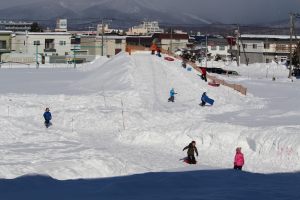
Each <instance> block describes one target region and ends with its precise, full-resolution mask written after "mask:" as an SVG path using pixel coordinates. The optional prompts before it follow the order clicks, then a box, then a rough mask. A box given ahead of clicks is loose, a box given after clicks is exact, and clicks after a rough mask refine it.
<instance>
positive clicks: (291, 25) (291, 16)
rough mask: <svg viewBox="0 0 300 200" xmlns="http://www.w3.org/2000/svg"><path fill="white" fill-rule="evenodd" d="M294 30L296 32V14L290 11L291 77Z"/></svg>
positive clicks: (290, 71)
mask: <svg viewBox="0 0 300 200" xmlns="http://www.w3.org/2000/svg"><path fill="white" fill-rule="evenodd" d="M293 32H294V14H293V13H290V63H289V78H291V77H292V58H293V48H292V46H293Z"/></svg>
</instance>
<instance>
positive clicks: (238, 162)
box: [234, 147, 245, 170]
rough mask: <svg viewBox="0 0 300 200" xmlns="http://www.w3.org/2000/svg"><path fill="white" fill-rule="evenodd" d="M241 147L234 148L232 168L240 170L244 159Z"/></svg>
mask: <svg viewBox="0 0 300 200" xmlns="http://www.w3.org/2000/svg"><path fill="white" fill-rule="evenodd" d="M241 150H242V148H241V147H238V148H236V154H235V157H234V169H237V170H242V168H243V166H244V164H245V160H244V154H243V153H242V151H241Z"/></svg>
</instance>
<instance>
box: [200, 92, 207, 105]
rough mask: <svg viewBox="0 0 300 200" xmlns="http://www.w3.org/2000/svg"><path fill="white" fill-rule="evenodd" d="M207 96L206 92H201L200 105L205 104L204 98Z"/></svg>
mask: <svg viewBox="0 0 300 200" xmlns="http://www.w3.org/2000/svg"><path fill="white" fill-rule="evenodd" d="M206 97H207V95H206V92H203V94H202V96H201V104H200V105H201V106H205V100H204V99H205V98H206Z"/></svg>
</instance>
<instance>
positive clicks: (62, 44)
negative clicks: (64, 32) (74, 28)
mask: <svg viewBox="0 0 300 200" xmlns="http://www.w3.org/2000/svg"><path fill="white" fill-rule="evenodd" d="M66 44H67V43H66V41H59V45H60V46H66Z"/></svg>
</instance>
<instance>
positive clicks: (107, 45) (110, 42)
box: [80, 35, 126, 57]
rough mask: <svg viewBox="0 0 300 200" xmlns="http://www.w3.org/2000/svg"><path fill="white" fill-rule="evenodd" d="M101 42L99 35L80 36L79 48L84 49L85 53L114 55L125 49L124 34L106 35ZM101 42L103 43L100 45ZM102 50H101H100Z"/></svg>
mask: <svg viewBox="0 0 300 200" xmlns="http://www.w3.org/2000/svg"><path fill="white" fill-rule="evenodd" d="M103 38H104V40H103V42H102V37H101V36H81V38H80V40H81V44H80V50H81V51H86V52H87V55H93V56H95V57H96V56H101V55H104V56H109V57H110V56H114V55H116V54H118V53H120V52H125V50H126V37H125V36H107V35H105V36H104V37H103ZM102 43H103V45H102ZM102 50H103V52H102Z"/></svg>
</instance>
